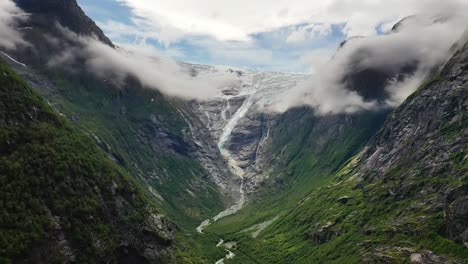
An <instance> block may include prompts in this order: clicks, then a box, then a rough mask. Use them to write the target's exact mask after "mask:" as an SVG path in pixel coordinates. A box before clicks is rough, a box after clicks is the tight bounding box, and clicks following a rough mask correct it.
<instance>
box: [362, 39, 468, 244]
mask: <svg viewBox="0 0 468 264" xmlns="http://www.w3.org/2000/svg"><path fill="white" fill-rule="evenodd" d="M467 112H468V45H465V46H464V47H463V48H461V49H460V50H459V51H458V52H457V53H456V54H455V55H454V56H453V58H452V59H451V60H450V61H449V63H448V64H447V65H446V66H445V67H444V69H443V70H442V72H441V74H440V76H437V77H436V78H434V79H432V80H431V81H429V82H428V83H427V84H426V85H425V86H424V87H423V88H420V90H418V91H416V93H415V94H413V95H412V96H411V97H410V98H409V99H408V100H407V101H406V102H405V103H404V104H403V105H401V106H400V107H399V108H398V109H397V110H396V111H395V112H394V113H393V114H392V115H391V116H390V117H389V118H388V120H387V121H386V124H385V125H384V128H383V129H382V130H381V131H380V132H379V133H378V134H377V135H376V136H375V138H374V139H373V141H372V145H371V147H370V148H369V149H368V150H367V151H366V152H365V153H364V154H363V155H362V157H361V159H362V162H361V164H362V167H361V168H360V170H359V172H358V175H359V176H360V183H359V184H358V185H362V184H364V183H366V184H369V183H372V182H377V181H379V180H382V179H384V180H385V181H387V182H389V181H399V182H401V183H400V184H399V185H398V186H394V187H392V189H391V193H392V195H394V196H395V197H396V199H397V200H405V199H414V200H418V201H420V200H421V199H422V202H421V207H419V208H420V209H422V208H425V211H427V212H431V213H442V214H443V215H444V224H443V228H442V229H441V230H439V232H440V233H441V234H443V235H445V236H446V237H447V238H449V239H451V240H454V241H456V242H458V243H460V244H464V243H467V242H468V241H467V231H466V230H467V229H468V226H467V223H468V221H467V219H468V215H467V210H466V208H467V206H468V203H467V202H468V189H467V185H466V182H467V180H468V179H467V176H468V171H467V169H466V163H467V162H468V156H467V151H468V150H467V146H468V141H467V138H468V137H467V135H468V125H467V123H466V120H467ZM423 179H424V180H423ZM457 182H458V183H457ZM424 201H426V202H424ZM415 206H417V205H415Z"/></svg>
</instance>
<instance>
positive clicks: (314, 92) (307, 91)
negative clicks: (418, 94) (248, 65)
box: [271, 14, 468, 114]
mask: <svg viewBox="0 0 468 264" xmlns="http://www.w3.org/2000/svg"><path fill="white" fill-rule="evenodd" d="M433 22H434V17H433V16H429V17H425V16H422V17H416V18H412V19H410V20H407V21H405V26H403V27H402V28H401V29H400V30H398V32H394V33H391V34H388V35H383V36H371V37H366V38H356V39H353V40H352V41H349V42H348V43H346V45H345V46H343V47H342V48H341V49H340V50H339V51H338V52H337V53H336V54H335V55H334V56H333V58H332V59H331V60H330V61H328V62H327V60H326V58H324V57H323V53H324V52H319V51H317V53H314V52H312V53H310V54H305V55H304V57H303V60H305V61H310V62H311V63H313V64H314V66H315V67H314V71H315V74H313V75H311V77H310V78H309V80H306V81H304V82H302V83H300V84H299V85H297V86H296V87H295V88H294V89H292V90H290V91H288V94H282V95H279V97H280V98H281V100H278V102H279V103H277V104H276V105H273V106H272V107H271V109H272V110H275V111H285V110H287V109H288V108H290V107H292V106H297V105H310V106H312V107H314V108H315V109H317V110H318V111H319V112H320V113H322V114H327V113H342V112H347V113H349V112H355V111H358V110H369V109H379V108H384V107H395V106H398V105H399V104H400V103H402V102H403V101H404V100H405V99H406V98H407V97H408V96H409V95H410V94H411V93H413V92H414V91H415V90H416V89H417V88H418V87H419V86H420V84H421V83H422V82H423V80H424V79H425V78H427V77H428V74H430V73H431V72H432V71H433V70H434V69H436V68H437V67H438V66H441V65H443V64H444V63H445V62H446V60H448V59H449V58H450V55H451V53H452V52H454V51H453V49H452V47H453V45H454V44H455V43H456V42H457V41H458V40H459V39H460V38H461V36H462V35H463V32H464V30H465V28H466V25H467V24H468V17H466V16H459V15H457V14H454V16H451V17H450V18H449V19H444V20H438V22H437V23H433ZM325 52H326V51H325ZM324 62H325V63H324ZM409 65H414V67H415V69H414V71H412V72H411V71H410V72H405V70H404V69H405V67H407V66H409ZM362 69H373V70H377V71H380V72H390V73H392V74H390V75H389V76H388V77H389V78H390V77H394V78H395V79H393V80H389V82H388V83H387V84H384V87H365V88H362V89H382V90H383V91H385V92H386V95H385V96H384V97H383V98H380V97H379V98H373V99H371V100H369V99H366V100H365V99H364V97H363V96H362V95H361V94H360V93H358V92H356V91H352V90H350V89H349V87H348V85H347V83H345V82H344V81H343V80H344V77H345V76H347V74H354V73H356V72H359V71H360V70H362ZM393 73H394V74H395V75H393ZM399 74H400V75H399ZM401 74H403V75H401ZM398 75H399V78H397V77H398ZM358 89H361V87H358ZM382 99H384V100H383V102H382Z"/></svg>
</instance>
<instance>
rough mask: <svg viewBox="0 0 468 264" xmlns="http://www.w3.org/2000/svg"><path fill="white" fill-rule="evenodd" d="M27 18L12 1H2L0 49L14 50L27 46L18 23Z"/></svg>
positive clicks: (0, 2)
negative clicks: (19, 46)
mask: <svg viewBox="0 0 468 264" xmlns="http://www.w3.org/2000/svg"><path fill="white" fill-rule="evenodd" d="M26 18H27V16H26V14H25V13H23V12H22V11H21V9H19V8H18V7H17V6H16V5H15V4H14V3H13V2H12V1H10V0H2V1H0V47H1V48H5V49H14V48H16V47H17V46H18V45H26V42H25V41H24V40H23V38H22V36H21V33H20V32H19V30H18V23H19V22H20V21H23V20H25V19H26Z"/></svg>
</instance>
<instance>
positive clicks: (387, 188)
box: [225, 44, 468, 263]
mask: <svg viewBox="0 0 468 264" xmlns="http://www.w3.org/2000/svg"><path fill="white" fill-rule="evenodd" d="M467 64H468V44H465V45H464V46H463V47H462V48H461V49H460V50H459V51H458V52H457V53H456V54H455V55H454V56H453V58H452V59H451V60H450V61H449V62H448V64H447V65H446V66H445V67H444V69H443V70H442V72H441V73H440V75H437V76H435V77H434V78H433V79H432V80H430V81H428V82H427V83H426V84H424V85H423V86H422V87H421V88H419V89H418V91H417V92H416V93H414V94H413V95H412V96H411V97H410V98H408V99H407V100H406V101H405V103H403V105H401V106H400V107H399V108H398V109H396V110H395V111H394V112H393V113H392V114H391V115H390V116H389V118H388V119H387V121H386V122H385V124H384V126H383V128H382V129H381V130H380V131H379V132H378V133H377V134H376V136H375V137H374V138H373V140H372V141H371V142H370V144H369V145H368V146H367V147H366V148H365V149H364V150H363V151H362V152H361V153H360V154H359V155H356V156H355V157H354V158H353V159H352V160H351V161H350V162H348V163H347V165H346V166H344V167H343V168H342V169H341V170H340V171H339V172H338V173H336V174H335V176H333V177H332V178H331V179H329V180H327V181H326V182H325V183H324V184H323V185H322V186H321V187H320V188H318V189H317V190H315V191H313V192H312V193H311V194H310V195H307V196H305V197H304V199H303V200H302V201H301V202H300V203H298V204H296V206H294V207H293V208H291V209H290V210H289V211H287V212H285V213H283V214H281V215H280V216H279V217H278V218H277V219H275V221H274V222H273V223H272V224H271V225H270V226H269V227H267V228H266V229H265V230H264V231H262V233H261V234H260V235H259V236H258V237H256V238H252V237H251V236H250V232H246V231H242V230H238V231H237V232H239V231H241V232H239V233H237V232H232V233H231V234H229V235H226V237H225V239H231V240H235V241H237V247H238V250H237V251H235V253H236V254H237V256H236V258H234V259H233V261H232V262H238V263H258V262H260V263H285V262H294V263H310V262H311V261H312V262H326V263H343V262H346V263H362V262H366V263H410V262H411V263H465V262H466V261H467V260H468V249H467V236H466V234H467V230H468V226H467V223H468V221H467V220H468V218H467V217H468V214H467V211H466V206H467V201H468V200H467V198H468V193H467V176H468V159H467V157H468V156H467V151H468V149H467V147H468V144H467V140H466V138H467V133H468V124H467V122H466V120H467V118H466V115H467V110H468V86H467V85H468V84H467V76H468V71H467V70H468V68H467ZM254 256H255V257H254ZM254 259H255V261H253V260H254Z"/></svg>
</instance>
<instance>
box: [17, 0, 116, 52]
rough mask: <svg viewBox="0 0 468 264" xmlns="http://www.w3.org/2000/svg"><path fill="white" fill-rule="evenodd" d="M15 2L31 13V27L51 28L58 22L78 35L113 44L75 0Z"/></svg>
mask: <svg viewBox="0 0 468 264" xmlns="http://www.w3.org/2000/svg"><path fill="white" fill-rule="evenodd" d="M15 3H16V4H17V5H18V7H20V8H21V9H23V10H24V11H25V12H27V13H29V14H31V16H30V19H29V25H30V26H32V27H33V28H34V27H39V28H42V27H50V28H51V27H53V26H54V23H59V24H60V25H62V26H63V27H67V28H69V29H70V30H71V31H73V32H75V33H77V34H79V35H84V36H95V37H97V38H98V39H99V40H100V41H102V42H104V43H106V44H107V45H109V46H111V47H113V46H114V45H113V44H112V42H111V41H110V40H109V38H107V37H106V36H105V35H104V33H103V32H102V30H101V29H100V28H99V27H98V26H97V25H96V23H94V21H93V20H91V19H90V18H89V17H88V16H87V15H86V14H85V13H84V12H83V10H81V8H80V7H79V6H78V3H77V2H76V0H65V1H64V0H15ZM31 22H32V23H31Z"/></svg>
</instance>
